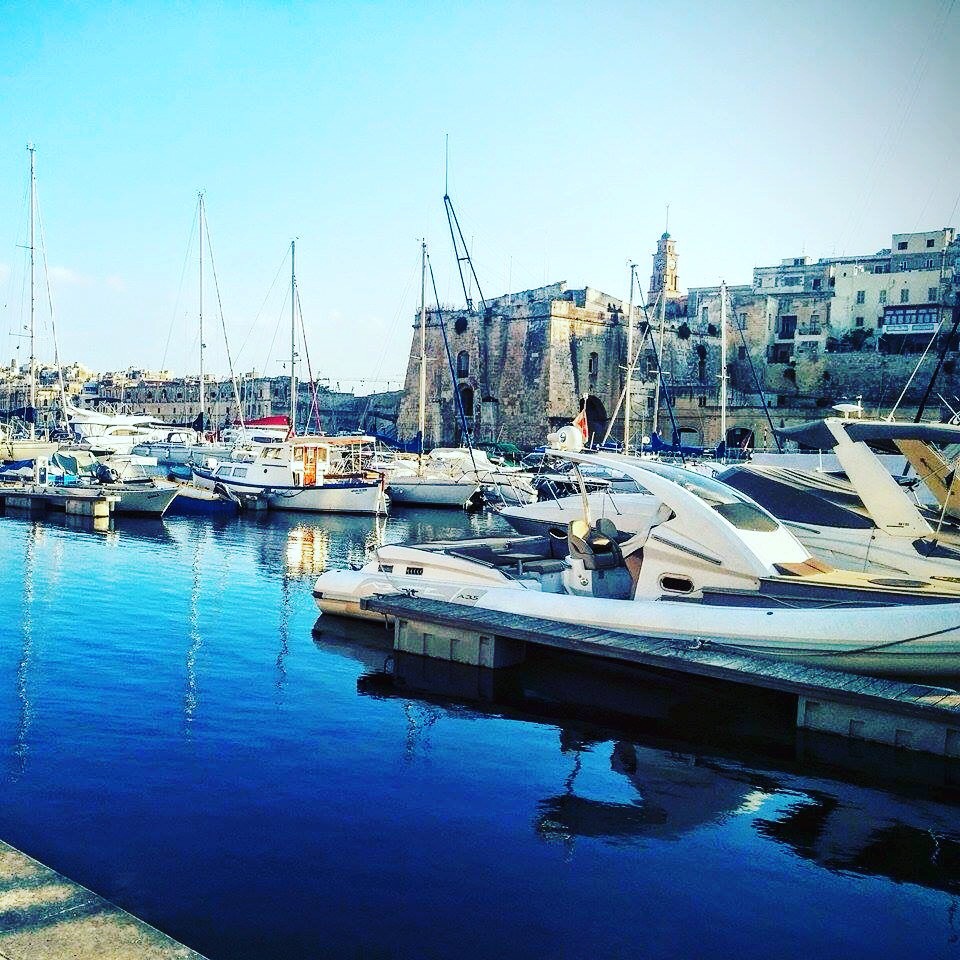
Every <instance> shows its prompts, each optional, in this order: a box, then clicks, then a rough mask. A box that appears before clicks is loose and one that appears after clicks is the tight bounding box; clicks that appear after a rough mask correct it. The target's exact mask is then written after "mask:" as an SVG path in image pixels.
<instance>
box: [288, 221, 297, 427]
mask: <svg viewBox="0 0 960 960" xmlns="http://www.w3.org/2000/svg"><path fill="white" fill-rule="evenodd" d="M296 256H297V241H296V240H291V241H290V435H291V436H294V435H295V434H296V432H297V373H296V366H295V362H296V359H297V270H296Z"/></svg>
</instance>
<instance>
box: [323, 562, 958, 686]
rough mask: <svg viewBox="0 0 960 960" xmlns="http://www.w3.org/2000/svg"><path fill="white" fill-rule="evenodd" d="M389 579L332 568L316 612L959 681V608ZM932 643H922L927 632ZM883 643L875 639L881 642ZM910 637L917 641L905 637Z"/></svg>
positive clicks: (522, 583)
mask: <svg viewBox="0 0 960 960" xmlns="http://www.w3.org/2000/svg"><path fill="white" fill-rule="evenodd" d="M495 581H496V577H495V575H494V574H493V573H492V572H491V578H490V582H487V583H483V582H481V581H480V580H479V579H478V581H477V582H475V583H472V584H471V583H469V582H466V581H465V579H464V578H459V579H458V580H457V581H453V580H436V579H432V578H425V577H422V576H419V577H409V576H403V575H391V576H387V575H385V574H382V573H376V572H373V571H363V570H357V571H353V570H337V571H330V572H329V573H325V574H323V575H322V576H321V577H320V579H319V580H318V581H317V589H316V590H315V591H314V598H315V600H316V603H317V606H318V607H319V609H320V611H321V612H322V613H327V614H337V615H340V616H350V617H358V618H360V619H370V620H382V619H383V617H382V615H381V614H375V613H369V612H368V611H366V610H363V609H362V608H361V601H362V600H365V599H369V598H370V597H373V596H376V595H377V594H385V593H403V594H406V595H409V596H415V597H422V598H424V599H428V600H441V601H447V602H452V603H462V604H466V605H468V606H476V607H479V608H482V609H485V610H497V611H499V612H502V613H515V614H520V615H523V616H528V617H539V618H542V619H544V620H558V621H560V622H563V623H580V624H588V625H589V626H591V627H596V628H597V629H608V630H619V631H622V632H625V633H633V634H641V635H643V636H655V637H663V638H667V639H671V640H686V641H690V642H694V641H697V642H704V641H707V642H710V643H713V644H716V645H718V646H724V647H728V648H730V649H735V650H740V651H745V652H750V653H756V654H761V655H763V656H771V657H777V658H780V659H784V658H786V659H790V660H797V661H802V662H804V663H809V664H812V665H816V666H824V667H834V668H836V669H845V670H854V671H865V672H870V673H888V674H891V675H904V674H906V675H909V674H917V675H921V674H928V675H934V676H948V675H950V676H952V675H960V603H944V604H929V605H927V604H924V605H911V606H884V607H861V608H857V609H837V608H824V609H817V608H811V607H803V608H768V607H760V606H740V605H730V606H724V605H722V604H719V603H709V604H708V603H684V602H678V601H671V600H606V599H597V598H593V597H573V596H569V595H566V594H555V593H546V592H543V591H541V590H540V589H539V587H538V584H537V583H536V581H532V580H531V581H506V580H503V579H501V580H500V582H499V583H498V582H495ZM927 634H932V636H930V637H928V638H926V639H924V637H925V635H927ZM881 637H882V638H883V639H882V640H880V639H878V638H881ZM912 638H916V639H912Z"/></svg>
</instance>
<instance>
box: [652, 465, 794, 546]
mask: <svg viewBox="0 0 960 960" xmlns="http://www.w3.org/2000/svg"><path fill="white" fill-rule="evenodd" d="M643 466H644V469H646V470H652V471H653V472H654V473H658V474H660V475H661V476H663V477H666V478H667V479H668V480H672V481H673V482H674V483H676V484H677V485H678V486H681V487H683V489H684V490H687V491H689V492H690V493H692V494H693V495H694V496H696V497H699V498H700V499H701V500H703V501H704V503H706V504H709V506H711V507H712V508H713V509H714V510H716V511H717V513H719V514H720V516H721V517H723V518H724V520H727V521H728V522H729V523H732V524H733V525H734V526H735V527H736V528H737V529H738V530H756V531H759V532H769V531H771V530H777V529H778V528H779V526H780V525H779V524H778V523H777V521H776V520H774V518H773V517H772V516H770V514H769V513H767V511H766V510H764V509H763V508H762V507H760V506H758V505H757V504H756V503H754V502H753V500H751V499H750V498H749V497H745V496H744V495H743V494H742V493H740V491H739V490H735V489H734V488H733V487H730V486H728V485H727V484H725V483H721V482H720V481H719V480H714V479H713V478H712V477H705V476H703V475H702V474H699V473H694V472H693V471H692V470H684V469H683V468H682V467H671V466H669V465H668V464H665V463H657V462H655V461H647V462H645V463H644V465H643Z"/></svg>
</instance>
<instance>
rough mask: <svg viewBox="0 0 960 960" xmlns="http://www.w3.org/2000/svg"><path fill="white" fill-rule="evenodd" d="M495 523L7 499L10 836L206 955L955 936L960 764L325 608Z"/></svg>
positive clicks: (5, 692)
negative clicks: (57, 505) (449, 653)
mask: <svg viewBox="0 0 960 960" xmlns="http://www.w3.org/2000/svg"><path fill="white" fill-rule="evenodd" d="M495 529H497V526H496V521H495V520H491V519H489V518H486V517H484V516H466V515H461V514H432V513H429V512H427V511H417V512H411V513H409V514H406V515H402V514H398V515H397V516H396V517H394V518H391V519H390V520H388V521H386V522H384V521H382V520H381V521H379V523H378V522H377V521H374V520H372V519H360V518H339V517H337V518H315V517H303V516H296V515H291V514H288V515H284V516H252V517H241V518H239V519H237V520H233V521H228V522H225V523H222V524H219V525H214V524H208V523H198V522H194V521H191V520H187V519H183V520H180V519H177V520H169V521H165V522H157V523H147V522H141V523H135V522H134V523H126V522H122V521H121V522H118V523H117V524H116V526H115V527H111V526H110V525H107V527H106V529H102V530H96V531H95V530H91V529H88V528H85V527H80V528H75V527H74V526H73V525H71V526H67V525H65V524H62V523H57V522H46V521H45V522H35V521H26V520H17V519H12V518H2V519H0V557H2V564H0V610H2V612H3V617H2V619H0V736H2V738H3V740H2V742H3V757H2V771H3V802H2V805H0V838H3V839H5V840H7V841H9V842H11V843H13V844H15V845H17V846H19V847H21V848H22V849H24V850H26V851H27V852H28V853H30V854H32V855H34V856H36V857H38V858H39V859H41V860H43V861H45V862H47V863H49V864H50V865H51V866H53V867H55V868H57V869H59V870H61V871H63V872H64V873H66V874H67V875H69V876H71V877H72V878H74V879H76V880H78V881H79V882H81V883H84V884H87V885H88V886H90V887H92V888H94V889H95V890H97V891H98V892H100V893H102V894H104V895H105V896H107V897H109V898H111V899H113V900H115V901H116V902H118V903H120V904H121V905H122V906H124V907H126V908H128V909H130V910H132V911H133V912H134V913H136V914H138V915H140V916H142V917H144V918H145V919H146V920H148V921H150V922H151V923H154V924H156V925H157V926H159V927H160V928H161V929H163V930H165V931H167V932H169V933H171V934H172V935H174V936H176V937H177V938H179V939H181V940H183V941H185V942H186V943H188V944H189V945H191V946H193V947H195V948H197V949H198V950H200V951H201V952H203V953H205V954H207V955H208V956H209V957H211V958H212V960H221V958H222V960H227V958H230V960H234V958H254V957H256V958H261V957H271V958H272V957H343V956H348V957H353V956H355V957H391V958H413V957H416V958H440V957H458V958H464V957H493V956H496V957H540V956H544V957H546V956H550V957H562V958H574V957H577V958H579V957H587V956H590V957H604V958H607V957H630V958H633V957H637V956H644V957H678V956H683V957H698V956H710V957H737V958H745V957H770V956H777V957H794V956H795V957H804V958H809V957H811V956H841V955H842V956H844V957H847V958H850V957H869V958H870V960H876V958H878V957H908V956H924V957H957V956H960V945H958V939H957V938H958V925H960V918H958V917H957V900H958V898H960V816H958V811H960V807H958V804H957V800H958V782H960V781H958V778H957V777H958V775H957V771H956V768H955V767H953V766H951V765H950V764H947V763H945V762H943V761H940V760H932V759H930V760H924V759H918V758H911V759H905V758H903V757H900V758H894V757H891V756H890V755H885V754H882V753H880V752H877V751H870V750H867V749H866V748H864V747H862V746H860V747H851V746H850V745H848V744H839V745H838V744H837V743H836V742H834V741H830V740H823V739H816V738H805V739H798V738H797V736H796V735H795V734H794V733H793V732H792V731H791V730H790V728H789V725H788V724H785V723H782V722H780V721H782V720H783V719H784V710H785V705H784V704H783V703H782V702H780V701H778V700H777V699H775V698H771V699H769V700H766V701H763V700H752V701H751V703H750V705H749V707H748V708H746V709H745V707H744V704H743V703H742V702H741V701H739V699H738V698H737V696H732V695H730V694H729V693H726V692H718V691H716V690H710V689H706V688H704V689H700V688H690V687H689V685H669V684H665V683H663V682H659V681H658V682H653V681H651V680H649V679H647V680H642V679H639V678H638V677H637V676H636V675H635V674H632V673H630V672H627V671H617V670H607V671H599V670H595V669H586V668H585V666H584V664H583V663H581V662H579V661H577V660H575V659H565V658H563V657H551V656H544V657H542V658H541V659H539V660H536V661H534V662H531V663H528V664H525V665H523V666H522V667H520V668H518V669H516V670H513V671H509V672H506V673H503V674H497V675H492V674H489V673H484V672H482V671H475V670H469V669H458V668H455V667H453V666H451V665H445V664H437V663H431V662H428V661H422V660H418V659H416V658H410V657H396V656H394V655H393V654H392V652H391V651H390V649H389V645H388V643H387V639H388V638H387V635H386V633H385V632H384V631H381V630H379V629H376V628H375V629H372V630H371V629H369V628H366V629H364V628H361V627H358V626H357V625H355V624H344V623H343V622H339V623H338V622H337V621H333V620H330V621H325V622H322V623H321V627H322V631H321V632H320V633H319V634H317V635H314V634H313V633H312V628H313V626H314V622H315V620H316V611H315V608H314V605H313V600H312V596H311V588H312V581H313V578H314V576H315V575H316V574H317V573H318V572H320V571H321V570H322V569H325V568H326V567H327V566H329V565H334V566H336V565H344V564H355V563H359V562H362V560H363V559H364V557H365V555H366V551H367V549H368V548H369V547H370V546H372V545H375V544H376V543H379V542H384V541H385V540H388V539H389V540H398V539H422V538H427V537H436V536H455V535H458V533H459V534H463V533H480V532H485V531H487V530H495ZM0 917H2V913H0Z"/></svg>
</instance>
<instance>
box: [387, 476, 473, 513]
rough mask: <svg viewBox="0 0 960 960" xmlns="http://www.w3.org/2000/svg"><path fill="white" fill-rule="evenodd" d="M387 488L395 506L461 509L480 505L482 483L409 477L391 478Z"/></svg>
mask: <svg viewBox="0 0 960 960" xmlns="http://www.w3.org/2000/svg"><path fill="white" fill-rule="evenodd" d="M387 489H388V493H389V494H390V502H391V503H392V504H394V505H395V506H396V505H400V506H404V505H410V506H419V507H447V508H451V509H460V510H462V509H472V508H476V507H479V506H480V485H479V484H478V483H475V482H473V481H468V482H462V481H459V480H439V479H438V480H433V479H421V478H419V477H409V478H407V479H398V480H391V481H390V483H389V486H388V488H387Z"/></svg>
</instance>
